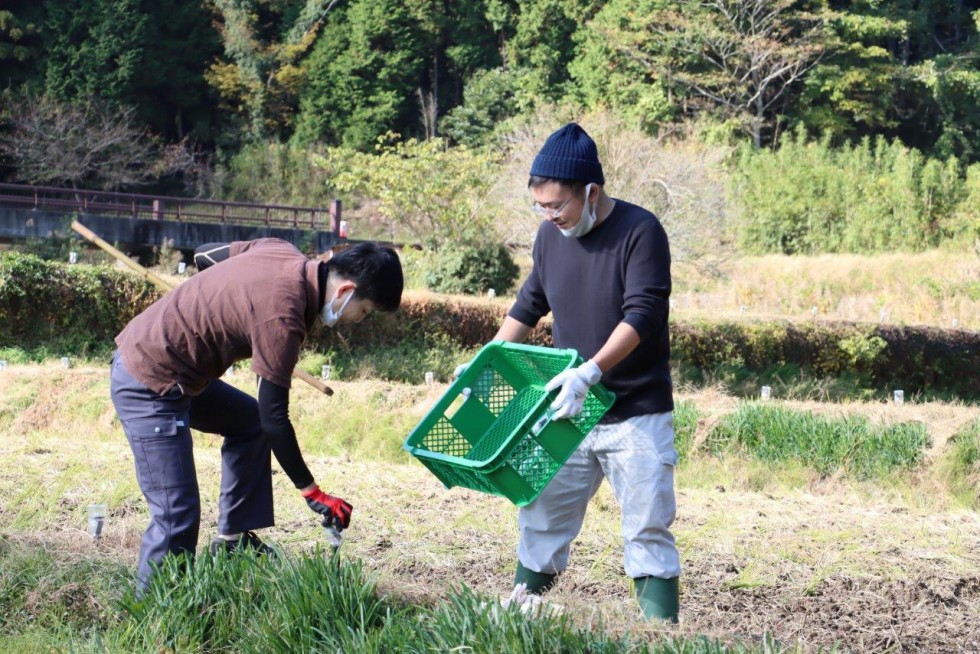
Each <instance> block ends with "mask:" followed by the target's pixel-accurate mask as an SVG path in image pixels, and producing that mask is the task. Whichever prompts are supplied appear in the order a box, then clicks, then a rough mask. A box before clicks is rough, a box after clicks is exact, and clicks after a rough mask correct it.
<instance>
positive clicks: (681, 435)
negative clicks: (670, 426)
mask: <svg viewBox="0 0 980 654" xmlns="http://www.w3.org/2000/svg"><path fill="white" fill-rule="evenodd" d="M698 415H699V414H698V408H697V406H695V404H694V402H690V401H687V400H677V401H675V402H674V447H675V448H676V449H677V453H678V454H679V455H680V456H682V457H683V456H686V455H687V454H688V452H689V451H690V449H691V444H692V443H693V442H694V432H695V430H696V429H697V427H698Z"/></svg>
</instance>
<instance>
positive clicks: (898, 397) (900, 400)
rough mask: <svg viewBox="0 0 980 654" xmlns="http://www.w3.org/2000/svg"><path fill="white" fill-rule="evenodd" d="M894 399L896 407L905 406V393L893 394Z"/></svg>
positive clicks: (896, 392)
mask: <svg viewBox="0 0 980 654" xmlns="http://www.w3.org/2000/svg"><path fill="white" fill-rule="evenodd" d="M892 398H894V400H895V405H896V406H902V405H903V404H905V391H895V392H894V393H892Z"/></svg>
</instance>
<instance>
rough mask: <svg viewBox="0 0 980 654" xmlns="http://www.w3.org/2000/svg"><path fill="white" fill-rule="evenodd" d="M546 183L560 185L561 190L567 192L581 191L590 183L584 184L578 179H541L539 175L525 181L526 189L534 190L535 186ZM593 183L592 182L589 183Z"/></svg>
mask: <svg viewBox="0 0 980 654" xmlns="http://www.w3.org/2000/svg"><path fill="white" fill-rule="evenodd" d="M548 182H555V183H556V184H559V185H561V187H562V188H566V189H568V190H569V191H576V192H577V191H581V190H582V189H584V188H585V185H586V184H589V183H590V182H585V181H582V180H580V179H555V178H554V177H542V176H541V175H531V176H530V177H529V178H528V180H527V187H528V188H534V187H535V186H541V185H543V184H547V183H548ZM591 183H594V182H591Z"/></svg>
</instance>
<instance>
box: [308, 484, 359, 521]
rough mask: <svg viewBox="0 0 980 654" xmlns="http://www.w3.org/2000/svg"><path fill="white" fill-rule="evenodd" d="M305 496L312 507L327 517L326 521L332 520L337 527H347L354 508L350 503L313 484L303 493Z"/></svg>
mask: <svg viewBox="0 0 980 654" xmlns="http://www.w3.org/2000/svg"><path fill="white" fill-rule="evenodd" d="M303 497H305V498H306V503H307V504H308V505H309V507H310V508H311V509H313V510H314V511H316V512H317V513H319V514H320V515H322V516H323V517H324V518H325V520H324V522H326V521H330V522H331V523H333V526H334V527H336V528H337V529H347V526H348V525H349V524H350V514H351V512H352V511H353V510H354V507H352V506H351V505H350V504H348V503H347V502H345V501H344V500H342V499H340V498H339V497H334V496H333V495H327V494H326V493H324V492H323V491H322V490H320V487H319V486H313V488H311V489H310V490H308V491H306V492H305V493H303Z"/></svg>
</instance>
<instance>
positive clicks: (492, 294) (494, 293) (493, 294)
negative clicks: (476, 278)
mask: <svg viewBox="0 0 980 654" xmlns="http://www.w3.org/2000/svg"><path fill="white" fill-rule="evenodd" d="M487 297H488V298H490V299H491V300H492V299H493V298H495V297H497V291H495V290H493V289H492V288H491V289H490V290H489V291H487Z"/></svg>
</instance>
